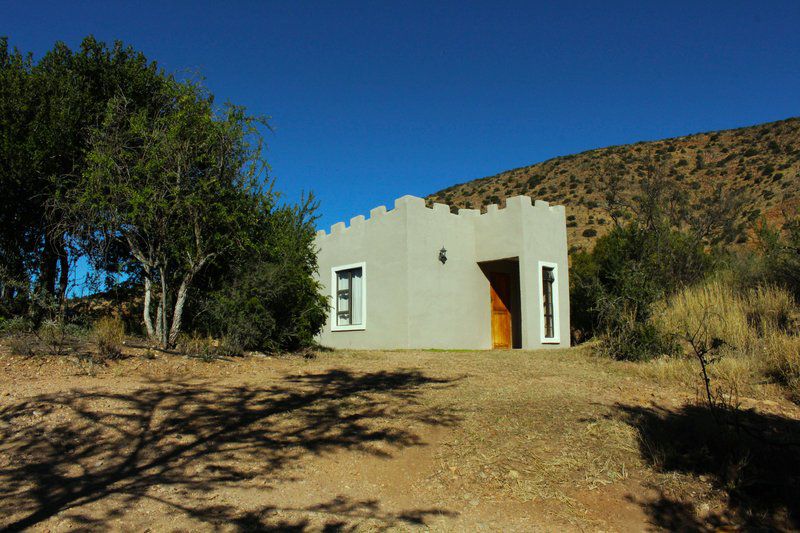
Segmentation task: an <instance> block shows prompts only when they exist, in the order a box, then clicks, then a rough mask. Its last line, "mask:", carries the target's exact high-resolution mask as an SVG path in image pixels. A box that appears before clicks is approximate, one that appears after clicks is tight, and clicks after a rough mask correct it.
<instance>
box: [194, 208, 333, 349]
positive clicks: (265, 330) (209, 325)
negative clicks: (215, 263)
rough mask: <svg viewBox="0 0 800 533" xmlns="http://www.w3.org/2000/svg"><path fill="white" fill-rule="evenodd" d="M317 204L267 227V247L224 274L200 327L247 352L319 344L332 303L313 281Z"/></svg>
mask: <svg viewBox="0 0 800 533" xmlns="http://www.w3.org/2000/svg"><path fill="white" fill-rule="evenodd" d="M314 207H315V206H314V204H313V201H312V200H311V199H309V200H308V201H307V202H306V203H305V204H304V206H302V207H295V208H282V209H280V210H278V211H276V212H274V213H273V216H272V217H271V218H270V219H268V220H267V225H265V226H263V227H262V228H261V231H262V232H263V237H262V238H263V239H264V240H263V241H262V242H264V244H265V245H264V246H263V247H261V248H260V249H259V250H255V253H254V254H246V255H244V256H242V257H241V258H240V260H239V261H238V262H236V263H235V266H234V267H233V269H231V270H230V271H229V272H227V273H225V274H223V275H222V277H221V279H220V280H219V282H218V283H217V288H216V289H215V290H214V291H213V292H211V293H210V294H209V296H208V297H207V298H206V299H205V301H204V302H203V307H204V312H203V313H202V314H201V315H200V319H199V323H198V325H199V326H201V327H202V328H204V329H205V330H206V331H208V332H209V333H210V334H212V335H214V336H218V337H227V338H232V339H235V340H236V341H237V342H238V343H240V344H241V346H242V347H244V348H246V349H251V350H252V349H259V350H267V351H279V350H295V349H298V348H302V347H305V346H309V345H311V344H313V342H314V340H313V337H314V335H316V334H317V333H319V331H320V330H321V328H322V325H323V324H324V323H325V316H326V312H327V307H328V303H327V299H326V298H325V297H324V296H322V295H321V294H320V292H319V285H318V283H317V282H316V281H314V280H313V278H312V277H311V275H312V273H313V272H314V271H315V270H316V255H315V252H314V249H313V239H314V226H313V217H312V213H313V210H314Z"/></svg>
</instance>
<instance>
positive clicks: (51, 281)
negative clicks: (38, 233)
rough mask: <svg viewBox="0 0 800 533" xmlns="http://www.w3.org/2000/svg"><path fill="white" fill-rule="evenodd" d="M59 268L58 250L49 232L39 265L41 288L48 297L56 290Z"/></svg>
mask: <svg viewBox="0 0 800 533" xmlns="http://www.w3.org/2000/svg"><path fill="white" fill-rule="evenodd" d="M57 268H58V248H57V247H56V246H55V243H54V242H53V239H52V236H51V235H50V232H49V231H45V234H44V248H43V249H42V258H41V262H40V264H39V280H38V281H39V287H40V290H43V291H44V292H45V293H46V294H47V295H48V296H52V295H53V293H54V292H55V290H56V270H57Z"/></svg>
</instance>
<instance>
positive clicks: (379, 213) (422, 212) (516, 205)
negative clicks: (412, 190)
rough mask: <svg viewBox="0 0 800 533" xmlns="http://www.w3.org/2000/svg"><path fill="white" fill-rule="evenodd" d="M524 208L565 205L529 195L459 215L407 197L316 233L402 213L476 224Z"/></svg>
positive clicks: (337, 230)
mask: <svg viewBox="0 0 800 533" xmlns="http://www.w3.org/2000/svg"><path fill="white" fill-rule="evenodd" d="M523 209H532V210H534V212H537V213H542V214H545V213H563V212H564V206H562V205H556V206H551V205H550V204H549V203H548V202H546V201H544V200H536V201H535V202H532V200H531V198H530V197H529V196H512V197H510V198H507V199H506V205H505V207H504V208H500V206H499V205H497V204H489V205H487V206H486V211H485V212H484V213H482V212H481V210H480V209H459V210H458V213H457V214H456V213H453V212H452V211H451V209H450V206H449V205H447V204H440V203H435V204H433V206H432V207H428V206H426V205H425V200H424V199H423V198H419V197H417V196H411V195H409V194H407V195H405V196H401V197H400V198H398V199H396V200H395V201H394V208H393V209H391V210H387V209H386V206H383V205H379V206H378V207H375V208H373V209H371V210H370V212H369V218H365V217H364V215H358V216H355V217H353V218H351V219H350V223H349V225H346V224H345V223H344V222H337V223H336V224H334V225H332V226H331V228H330V231H329V232H326V231H325V230H319V231H317V239H321V238H324V237H327V236H329V235H338V234H342V233H345V232H347V231H348V230H350V229H351V228H360V227H362V226H365V225H368V224H369V223H370V222H372V221H374V220H379V219H382V218H383V217H385V216H387V215H392V214H394V213H399V212H408V213H413V214H414V215H415V216H420V217H424V216H426V215H427V214H432V215H433V216H437V217H451V218H452V217H457V218H461V219H464V220H473V221H474V220H475V219H478V218H480V217H494V216H502V215H504V214H505V213H513V212H518V211H521V210H523Z"/></svg>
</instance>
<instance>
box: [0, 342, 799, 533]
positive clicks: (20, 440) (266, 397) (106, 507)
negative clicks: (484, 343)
mask: <svg viewBox="0 0 800 533" xmlns="http://www.w3.org/2000/svg"><path fill="white" fill-rule="evenodd" d="M87 370H90V371H91V372H93V373H94V374H95V375H87ZM692 398H693V396H692V394H690V393H687V391H685V390H680V389H678V388H676V387H672V386H664V385H663V384H657V383H649V382H646V381H642V379H641V378H639V377H637V373H636V371H635V368H634V367H633V366H631V365H625V364H621V363H615V362H611V361H605V360H601V359H596V358H593V357H591V356H589V355H587V354H586V353H585V352H584V351H581V350H569V351H557V352H556V351H546V352H433V351H431V352H357V353H324V354H321V355H320V356H318V357H317V358H316V359H313V360H305V359H300V358H258V357H252V358H246V359H242V360H236V361H217V362H214V363H203V362H200V361H195V360H189V359H186V358H182V357H178V356H162V357H159V358H157V359H155V360H147V359H144V358H142V357H131V358H129V359H126V360H124V361H121V362H117V363H112V364H110V365H109V366H107V367H103V368H93V369H87V368H85V367H80V366H78V365H76V364H75V363H72V362H69V361H65V360H64V359H60V360H59V359H55V358H52V359H27V360H23V359H21V358H18V357H14V356H8V355H6V356H2V358H0V437H2V443H1V444H0V484H1V485H0V527H7V528H9V529H10V530H19V529H24V528H27V527H30V528H32V529H34V530H41V531H48V530H49V531H66V530H72V529H76V528H86V529H103V530H105V529H113V530H130V531H142V530H146V529H150V530H153V531H188V530H192V531H194V530H199V531H202V530H222V531H238V530H256V529H258V530H265V529H266V530H270V529H274V530H281V531H284V530H296V531H337V530H351V529H353V530H357V531H373V530H387V529H388V530H414V529H417V528H419V529H423V530H427V529H429V530H434V531H464V530H486V531H531V530H554V529H559V530H564V529H567V530H606V531H636V530H646V529H657V528H661V527H665V528H671V527H681V526H692V525H696V526H698V527H700V526H702V527H705V524H707V523H710V522H709V520H710V519H711V518H712V517H713V518H714V519H715V520H718V521H720V522H719V523H724V522H725V520H726V519H729V518H725V517H726V516H727V515H726V513H728V514H729V511H730V510H729V509H728V503H727V499H726V496H725V494H724V493H723V492H722V491H721V490H720V488H719V487H720V483H719V482H718V481H719V480H717V479H715V478H714V477H713V476H711V475H703V473H702V472H699V471H697V469H694V470H692V469H689V468H670V469H665V468H663V465H659V464H658V461H657V460H655V459H654V456H653V454H649V453H647V451H646V450H645V448H644V447H643V443H646V442H649V441H648V440H647V439H643V438H642V437H643V433H642V431H643V430H642V428H648V427H649V426H646V425H642V424H643V423H645V422H648V421H650V422H652V421H653V420H656V419H657V418H658V417H659V416H667V415H665V414H664V413H679V412H680V410H681V409H684V408H685V406H686V405H689V404H687V402H690V401H691V400H692ZM772 404H774V405H775V406H776V409H780V411H781V416H782V417H783V418H782V420H783V419H785V420H789V421H792V422H794V423H796V421H797V419H800V414H798V413H797V412H796V410H794V407H792V406H791V405H788V404H787V403H785V402H782V401H779V402H772ZM648 417H649V418H648ZM654 417H655V418H654ZM658 420H661V419H658ZM664 420H665V421H666V423H669V421H670V419H668V418H664ZM654 427H655V426H654ZM658 427H661V426H658ZM792 427H793V428H795V427H796V426H792ZM651 444H652V443H651ZM794 458H795V459H796V457H794ZM778 503H780V502H778ZM785 507H786V506H785ZM788 509H789V512H791V510H792V506H791V504H788ZM779 511H780V509H776V511H775V512H776V513H777V512H779Z"/></svg>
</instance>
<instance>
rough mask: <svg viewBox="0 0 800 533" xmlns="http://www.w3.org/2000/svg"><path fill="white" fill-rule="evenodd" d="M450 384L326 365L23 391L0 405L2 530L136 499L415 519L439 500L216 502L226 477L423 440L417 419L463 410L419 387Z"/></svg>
mask: <svg viewBox="0 0 800 533" xmlns="http://www.w3.org/2000/svg"><path fill="white" fill-rule="evenodd" d="M452 384H453V380H444V379H435V378H431V377H427V376H425V375H424V374H422V373H421V372H419V371H416V370H398V371H391V372H388V371H381V372H373V373H354V372H350V371H347V370H330V371H326V372H322V373H308V374H301V375H293V376H288V377H286V378H284V379H281V380H276V384H274V385H269V386H265V387H253V386H244V385H243V386H217V385H214V384H212V383H208V382H203V383H197V382H195V383H190V382H186V383H183V382H182V383H174V382H168V381H155V380H154V381H150V382H148V383H145V384H144V385H143V386H142V387H141V388H138V389H136V390H133V391H130V392H108V391H97V390H90V391H86V390H73V391H70V392H68V393H57V394H45V395H40V396H37V397H34V398H30V399H28V400H27V401H25V402H22V403H18V404H16V405H11V406H8V407H5V408H3V409H2V410H0V458H2V457H3V456H5V457H6V458H7V461H6V463H5V464H0V517H7V518H6V519H2V518H0V528H3V527H5V529H7V530H10V531H16V530H22V529H25V528H27V527H30V526H33V525H36V524H38V523H40V522H42V521H44V520H46V519H48V518H50V517H52V516H54V515H56V514H59V516H60V517H68V518H70V519H72V520H75V521H77V522H79V523H81V524H83V525H84V526H85V527H96V528H103V526H108V524H109V521H110V520H112V519H115V518H118V517H119V516H121V514H122V512H123V511H124V510H125V509H129V508H131V507H132V506H133V505H135V504H137V503H140V502H144V501H149V502H158V503H159V504H160V505H166V506H167V507H169V508H170V509H173V510H175V511H180V512H182V513H185V514H186V515H187V516H188V517H190V518H192V519H194V520H200V521H202V522H206V523H209V524H211V525H212V526H213V527H220V526H221V525H223V524H226V525H228V526H230V525H236V526H238V527H239V529H243V530H252V529H262V530H264V529H267V530H268V529H270V528H276V529H279V530H298V531H300V530H303V529H304V528H305V527H306V525H308V520H307V519H306V518H302V516H301V518H297V519H296V520H295V521H288V522H287V521H285V520H282V519H281V520H278V521H277V522H276V520H277V519H276V518H275V515H276V513H277V514H280V515H285V513H284V512H283V511H293V512H294V514H295V515H298V514H299V515H303V513H305V514H307V515H314V516H315V517H319V516H320V515H330V517H331V519H335V522H333V523H331V524H329V526H330V528H329V527H328V526H327V525H326V528H328V529H329V530H331V531H338V530H343V529H345V528H346V527H347V526H348V524H350V523H352V522H353V521H354V520H356V521H358V520H371V521H372V522H374V523H375V524H377V525H378V526H381V525H383V526H394V525H398V524H424V523H425V519H426V517H427V516H429V515H432V514H447V512H446V511H442V510H437V509H425V510H412V511H409V512H406V513H399V514H392V513H388V512H384V511H382V510H381V509H380V504H379V502H377V501H352V500H348V499H346V498H343V497H336V498H333V499H332V500H331V501H330V502H328V503H326V504H321V505H318V506H315V507H309V508H306V509H293V510H283V511H281V510H279V509H275V508H271V507H264V508H260V509H258V510H252V509H243V508H241V507H240V506H238V505H235V504H227V503H218V502H219V501H224V493H225V491H227V490H229V489H237V488H247V487H250V488H252V487H254V486H257V487H260V488H261V489H262V490H269V489H270V488H271V487H274V486H275V485H276V484H277V483H279V482H280V481H286V480H290V479H292V475H293V474H292V471H293V470H297V468H296V467H298V466H300V465H301V463H302V461H303V460H304V459H307V458H309V456H311V455H320V454H325V453H333V452H336V451H341V450H357V451H361V452H366V453H370V454H374V455H379V456H384V457H390V456H391V451H392V450H396V449H401V448H405V447H409V446H420V445H423V444H424V442H423V441H422V439H421V438H420V437H419V436H418V435H417V434H415V433H414V432H413V431H411V429H410V428H411V427H412V426H413V424H414V423H421V424H426V425H439V426H449V425H453V424H455V423H457V421H458V419H459V418H458V415H457V414H456V413H455V412H454V411H452V410H451V409H447V408H435V407H431V406H428V405H425V404H424V403H423V402H421V401H420V397H421V395H422V394H430V393H431V391H432V390H434V391H435V390H436V389H441V388H444V387H449V386H452ZM189 495H191V497H189ZM220 495H222V496H223V498H220V499H216V498H217V497H218V496H220ZM101 501H102V504H98V505H93V504H95V503H96V502H101ZM278 511H280V512H278ZM337 524H338V525H337ZM331 528H332V529H331Z"/></svg>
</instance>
